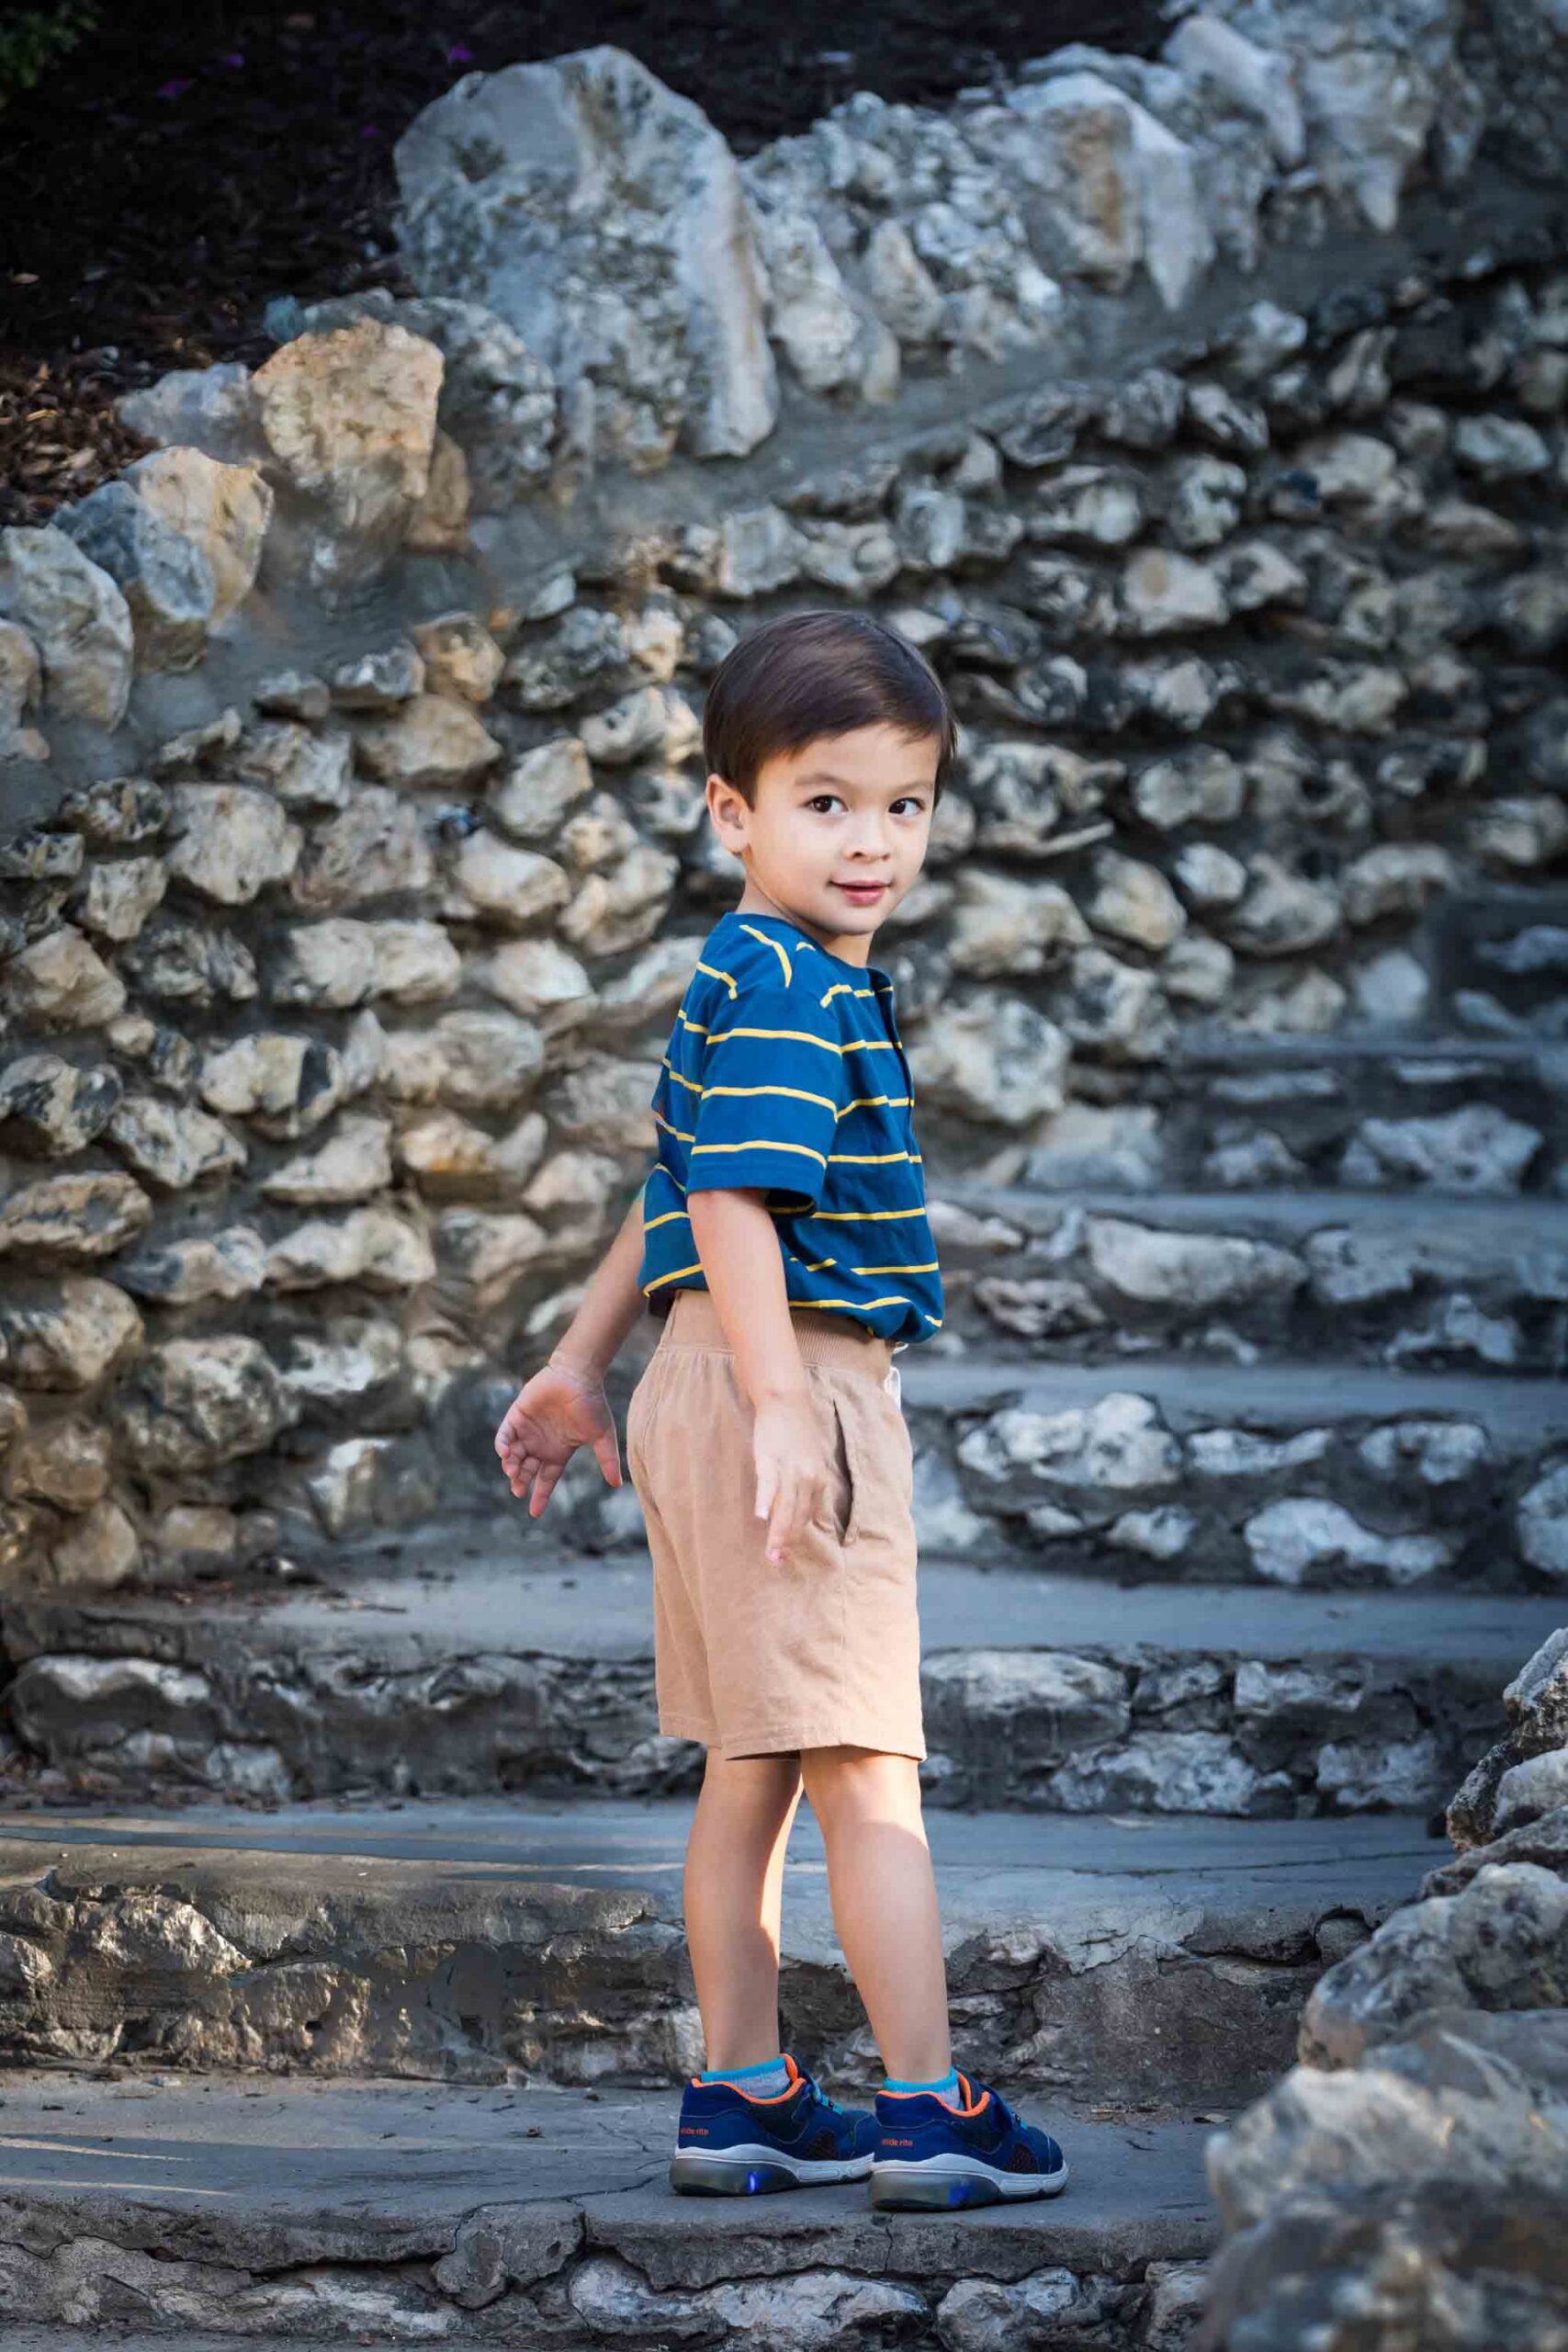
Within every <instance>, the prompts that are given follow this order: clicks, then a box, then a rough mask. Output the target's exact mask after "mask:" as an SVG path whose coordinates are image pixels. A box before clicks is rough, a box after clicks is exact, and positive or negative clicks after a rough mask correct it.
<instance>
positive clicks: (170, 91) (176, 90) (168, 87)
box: [158, 82, 190, 98]
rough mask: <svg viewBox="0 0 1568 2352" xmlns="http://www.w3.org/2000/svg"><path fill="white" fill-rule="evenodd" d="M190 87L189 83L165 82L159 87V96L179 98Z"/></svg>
mask: <svg viewBox="0 0 1568 2352" xmlns="http://www.w3.org/2000/svg"><path fill="white" fill-rule="evenodd" d="M189 87H190V84H189V83H188V82H163V83H160V85H159V86H158V96H160V97H161V98H177V97H178V96H179V95H180V93H181V91H182V90H188V89H189Z"/></svg>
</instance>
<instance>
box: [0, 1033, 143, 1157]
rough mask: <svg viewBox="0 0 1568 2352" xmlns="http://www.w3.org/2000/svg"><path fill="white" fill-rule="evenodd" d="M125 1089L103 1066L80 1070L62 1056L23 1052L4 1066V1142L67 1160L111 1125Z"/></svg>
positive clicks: (0, 1123)
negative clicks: (111, 1119)
mask: <svg viewBox="0 0 1568 2352" xmlns="http://www.w3.org/2000/svg"><path fill="white" fill-rule="evenodd" d="M122 1091H123V1089H122V1087H121V1084H120V1080H119V1075H118V1071H117V1070H115V1069H113V1067H112V1066H111V1065H110V1064H108V1063H107V1062H105V1063H98V1064H89V1065H87V1066H85V1067H80V1066H78V1065H77V1064H75V1063H73V1062H68V1061H63V1060H62V1058H61V1057H60V1056H59V1055H58V1054H23V1055H20V1056H19V1057H17V1060H15V1061H13V1062H7V1063H6V1065H5V1066H4V1068H0V1140H3V1141H4V1142H5V1143H6V1144H7V1145H8V1146H10V1147H11V1148H15V1149H17V1150H21V1151H26V1152H28V1153H31V1154H36V1155H37V1156H39V1158H44V1159H69V1158H70V1157H71V1156H72V1154H73V1153H74V1152H78V1151H81V1150H83V1149H84V1148H85V1146H86V1145H88V1144H89V1143H91V1141H92V1139H93V1137H94V1136H96V1135H97V1134H98V1133H99V1132H100V1130H101V1129H102V1128H104V1127H105V1126H107V1124H108V1121H109V1119H110V1118H111V1117H112V1115H113V1114H114V1110H115V1106H116V1104H117V1103H118V1101H119V1099H120V1095H121V1092H122Z"/></svg>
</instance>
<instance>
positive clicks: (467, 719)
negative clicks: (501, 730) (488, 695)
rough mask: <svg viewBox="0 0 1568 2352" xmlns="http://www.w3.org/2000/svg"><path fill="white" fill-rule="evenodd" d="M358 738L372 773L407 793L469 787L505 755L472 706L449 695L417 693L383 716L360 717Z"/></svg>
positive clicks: (361, 757)
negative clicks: (421, 787) (429, 787)
mask: <svg viewBox="0 0 1568 2352" xmlns="http://www.w3.org/2000/svg"><path fill="white" fill-rule="evenodd" d="M354 740H355V750H356V752H357V753H358V757H359V762H360V764H361V766H362V767H363V768H364V769H365V771H366V774H367V775H372V776H374V777H375V778H376V779H377V781H378V783H381V784H390V785H396V786H398V787H399V788H400V790H403V791H411V790H413V789H415V788H417V787H419V786H431V785H435V786H443V787H445V788H446V789H447V790H451V791H457V792H460V791H464V790H466V789H467V788H468V786H472V785H473V784H474V783H476V782H477V781H478V779H479V777H480V776H482V775H484V773H485V771H486V769H487V768H491V767H493V766H494V764H495V763H496V761H497V760H499V759H500V758H501V756H502V746H501V744H500V743H498V742H497V741H496V739H495V737H494V736H493V735H492V734H491V733H490V731H489V729H487V728H486V727H484V726H483V725H482V724H481V722H480V720H479V718H478V717H477V716H476V714H475V712H474V711H473V709H472V708H471V707H470V706H469V705H468V703H466V702H455V701H453V700H452V699H451V698H450V697H449V696H447V695H423V694H422V695H414V696H413V698H412V700H411V701H408V702H404V703H401V704H400V706H399V707H398V708H397V709H396V710H393V711H388V712H387V713H386V714H385V715H384V716H382V717H380V718H360V719H358V720H357V721H356V722H355V729H354Z"/></svg>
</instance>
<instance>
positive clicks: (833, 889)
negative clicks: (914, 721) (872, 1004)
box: [707, 726, 941, 964]
mask: <svg viewBox="0 0 1568 2352" xmlns="http://www.w3.org/2000/svg"><path fill="white" fill-rule="evenodd" d="M940 752H941V744H940V742H939V741H938V738H937V737H936V736H934V735H918V736H908V735H904V734H901V733H900V732H899V730H898V729H897V728H895V727H890V726H877V727H857V728H856V729H854V730H853V731H852V733H850V734H848V735H824V736H819V737H818V739H817V740H816V741H814V742H810V743H807V745H806V747H805V749H804V750H802V751H799V752H781V753H779V754H777V755H776V756H775V757H774V758H773V759H771V760H768V761H765V762H764V763H763V764H762V766H761V769H760V770H759V771H758V775H757V784H756V792H755V796H754V797H755V804H756V805H755V806H754V807H752V808H748V807H747V805H746V803H745V801H744V800H743V799H742V798H741V797H740V795H739V792H737V791H736V790H735V788H734V786H732V785H730V784H728V783H727V782H726V781H725V779H724V777H723V776H721V775H710V776H709V777H708V781H707V804H708V810H709V814H710V815H711V816H712V818H713V821H714V823H715V825H716V828H717V830H718V836H719V839H720V840H721V841H722V842H723V843H724V845H725V847H726V848H727V849H728V850H731V851H733V852H734V854H735V855H736V856H738V857H739V859H740V861H741V863H742V865H744V866H745V868H746V889H745V892H744V893H743V894H742V897H741V900H740V907H741V909H742V910H744V909H745V908H746V907H747V906H748V905H750V906H751V907H760V906H762V905H763V904H764V902H766V903H767V904H768V905H770V906H772V907H773V908H774V909H776V910H778V912H780V913H781V914H785V915H788V916H789V917H790V918H791V920H792V921H794V922H798V923H799V924H800V925H801V927H802V929H803V930H805V931H807V932H808V933H812V934H813V935H814V936H815V937H817V938H818V940H819V941H820V943H821V944H823V945H824V946H826V947H827V948H829V951H830V952H831V953H833V954H835V955H840V956H847V957H848V959H849V961H850V962H852V963H857V964H858V963H863V962H864V961H865V955H866V950H865V946H864V945H861V946H860V948H859V950H858V952H857V951H856V947H855V944H854V943H856V942H865V943H869V941H870V938H871V935H872V933H874V931H875V930H876V928H877V925H878V924H879V923H883V922H886V920H887V917H888V915H889V914H890V913H891V911H892V910H893V909H894V908H895V907H896V906H897V904H898V901H899V900H900V899H902V898H904V897H905V896H906V894H907V893H908V890H909V889H910V888H912V886H913V884H914V881H915V877H916V876H917V875H918V874H919V871H920V868H921V866H922V865H924V863H925V856H926V845H927V843H928V842H929V841H930V839H931V812H932V809H933V806H934V803H935V799H936V769H937V760H938V757H939V754H940Z"/></svg>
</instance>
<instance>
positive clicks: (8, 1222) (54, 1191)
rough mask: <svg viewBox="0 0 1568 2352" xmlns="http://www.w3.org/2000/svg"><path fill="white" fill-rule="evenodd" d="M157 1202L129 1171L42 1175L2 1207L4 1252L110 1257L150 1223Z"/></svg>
mask: <svg viewBox="0 0 1568 2352" xmlns="http://www.w3.org/2000/svg"><path fill="white" fill-rule="evenodd" d="M151 1219H152V1202H151V1201H150V1200H149V1199H148V1197H147V1195H146V1193H144V1192H143V1191H142V1190H141V1186H140V1184H137V1183H135V1182H133V1181H132V1180H131V1178H130V1177H129V1176H115V1175H111V1174H108V1173H107V1172H105V1173H102V1174H99V1173H95V1174H91V1175H83V1176H43V1177H40V1178H39V1180H38V1181H37V1182H35V1183H31V1184H21V1185H18V1186H17V1190H16V1191H15V1192H14V1193H11V1194H10V1195H9V1197H8V1198H7V1199H6V1202H5V1204H4V1205H3V1206H0V1255H4V1254H6V1252H8V1251H9V1252H15V1253H17V1254H28V1253H31V1252H34V1251H39V1252H47V1253H48V1254H49V1255H50V1256H51V1257H62V1258H107V1257H111V1256H112V1255H113V1253H114V1252H115V1251H116V1250H121V1249H123V1248H124V1246H125V1244H126V1243H127V1242H128V1241H133V1240H134V1239H135V1238H136V1236H137V1235H138V1234H139V1233H140V1232H141V1231H142V1230H143V1228H144V1227H146V1226H147V1225H148V1224H149V1223H150V1222H151Z"/></svg>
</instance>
